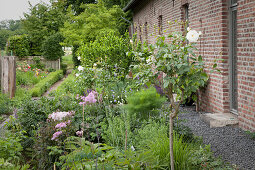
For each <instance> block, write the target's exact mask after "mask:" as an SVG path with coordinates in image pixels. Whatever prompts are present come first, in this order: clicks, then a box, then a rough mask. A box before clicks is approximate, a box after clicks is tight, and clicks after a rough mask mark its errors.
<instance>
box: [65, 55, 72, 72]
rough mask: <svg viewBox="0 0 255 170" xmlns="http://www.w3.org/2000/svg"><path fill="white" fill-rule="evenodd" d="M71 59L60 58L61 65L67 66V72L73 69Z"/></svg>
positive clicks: (70, 56) (67, 57) (67, 56)
mask: <svg viewBox="0 0 255 170" xmlns="http://www.w3.org/2000/svg"><path fill="white" fill-rule="evenodd" d="M72 57H73V56H72V55H65V56H62V63H63V64H66V65H67V70H68V69H73V68H74V62H73V60H72Z"/></svg>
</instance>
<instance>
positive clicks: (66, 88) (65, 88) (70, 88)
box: [50, 72, 77, 96]
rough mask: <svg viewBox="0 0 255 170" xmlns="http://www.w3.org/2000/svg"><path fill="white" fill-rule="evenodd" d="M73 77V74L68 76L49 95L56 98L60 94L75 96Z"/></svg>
mask: <svg viewBox="0 0 255 170" xmlns="http://www.w3.org/2000/svg"><path fill="white" fill-rule="evenodd" d="M75 83H76V82H75V75H74V72H72V73H71V74H69V75H68V77H67V78H65V79H64V81H63V82H62V83H61V84H60V85H59V86H58V87H57V89H56V90H55V91H53V92H52V93H51V94H50V95H53V96H57V95H58V94H59V95H62V94H70V93H71V94H77V93H76V89H75V88H74V84H75Z"/></svg>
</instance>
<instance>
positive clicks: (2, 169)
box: [0, 158, 30, 170]
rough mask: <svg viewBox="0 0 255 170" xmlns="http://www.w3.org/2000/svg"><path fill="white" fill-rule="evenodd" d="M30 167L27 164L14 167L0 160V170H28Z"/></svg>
mask: <svg viewBox="0 0 255 170" xmlns="http://www.w3.org/2000/svg"><path fill="white" fill-rule="evenodd" d="M29 167H30V165H29V164H25V165H22V166H21V165H15V164H12V163H10V162H8V161H6V160H4V159H3V158H0V170H7V169H8V170H17V169H19V170H28V169H29Z"/></svg>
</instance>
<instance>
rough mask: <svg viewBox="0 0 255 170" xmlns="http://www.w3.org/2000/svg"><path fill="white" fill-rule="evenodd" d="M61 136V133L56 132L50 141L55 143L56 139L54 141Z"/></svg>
mask: <svg viewBox="0 0 255 170" xmlns="http://www.w3.org/2000/svg"><path fill="white" fill-rule="evenodd" d="M61 134H62V131H57V132H55V133H54V134H53V137H52V138H51V140H55V141H57V140H58V139H56V138H58V137H59V136H60V135H61Z"/></svg>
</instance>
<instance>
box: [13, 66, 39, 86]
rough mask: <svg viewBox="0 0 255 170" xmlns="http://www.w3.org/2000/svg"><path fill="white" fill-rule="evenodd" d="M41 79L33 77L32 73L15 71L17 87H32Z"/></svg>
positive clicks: (33, 73)
mask: <svg viewBox="0 0 255 170" xmlns="http://www.w3.org/2000/svg"><path fill="white" fill-rule="evenodd" d="M41 79H42V77H41V76H35V72H34V71H27V72H23V71H20V70H17V72H16V84H17V86H20V85H22V86H27V85H34V84H36V83H38V82H39V81H40V80H41Z"/></svg>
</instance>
